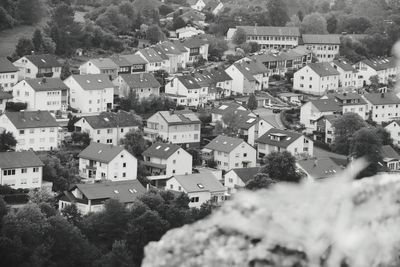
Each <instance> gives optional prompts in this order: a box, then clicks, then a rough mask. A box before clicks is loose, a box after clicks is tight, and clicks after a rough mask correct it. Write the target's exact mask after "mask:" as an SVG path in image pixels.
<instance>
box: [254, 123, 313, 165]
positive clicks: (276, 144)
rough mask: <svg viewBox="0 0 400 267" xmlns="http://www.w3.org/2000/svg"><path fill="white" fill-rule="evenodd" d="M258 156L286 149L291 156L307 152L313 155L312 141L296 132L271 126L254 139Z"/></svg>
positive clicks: (261, 156)
mask: <svg viewBox="0 0 400 267" xmlns="http://www.w3.org/2000/svg"><path fill="white" fill-rule="evenodd" d="M256 143H257V152H258V157H259V158H264V157H265V156H267V155H268V154H270V153H272V152H283V151H288V152H290V153H291V154H292V155H293V156H300V155H302V154H308V155H309V156H313V153H314V151H313V148H314V142H313V141H312V140H311V139H310V138H308V137H306V136H304V135H302V134H299V133H297V132H292V131H287V130H281V129H275V128H272V129H270V130H269V131H268V132H266V133H265V134H264V135H263V136H261V137H260V138H258V139H257V140H256Z"/></svg>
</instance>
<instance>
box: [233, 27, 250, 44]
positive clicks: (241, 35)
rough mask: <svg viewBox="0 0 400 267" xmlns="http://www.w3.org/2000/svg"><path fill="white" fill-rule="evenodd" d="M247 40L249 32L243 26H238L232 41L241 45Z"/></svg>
mask: <svg viewBox="0 0 400 267" xmlns="http://www.w3.org/2000/svg"><path fill="white" fill-rule="evenodd" d="M246 40H247V34H246V32H245V31H244V29H242V28H238V29H237V30H236V31H235V33H234V34H233V37H232V42H233V43H234V44H236V45H241V44H243V43H245V42H246Z"/></svg>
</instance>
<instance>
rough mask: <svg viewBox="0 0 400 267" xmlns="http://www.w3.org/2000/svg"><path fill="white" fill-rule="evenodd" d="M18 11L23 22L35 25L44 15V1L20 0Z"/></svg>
mask: <svg viewBox="0 0 400 267" xmlns="http://www.w3.org/2000/svg"><path fill="white" fill-rule="evenodd" d="M33 10H34V11H35V12H33ZM17 13H18V14H17V16H18V18H19V19H20V20H21V21H22V23H23V24H28V25H33V24H35V23H37V22H39V21H40V20H41V19H42V17H43V13H44V9H43V5H42V2H41V1H40V0H18V3H17Z"/></svg>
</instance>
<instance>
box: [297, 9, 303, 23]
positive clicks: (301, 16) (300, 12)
mask: <svg viewBox="0 0 400 267" xmlns="http://www.w3.org/2000/svg"><path fill="white" fill-rule="evenodd" d="M297 17H298V18H299V20H300V21H303V19H304V14H303V11H301V10H299V11H297Z"/></svg>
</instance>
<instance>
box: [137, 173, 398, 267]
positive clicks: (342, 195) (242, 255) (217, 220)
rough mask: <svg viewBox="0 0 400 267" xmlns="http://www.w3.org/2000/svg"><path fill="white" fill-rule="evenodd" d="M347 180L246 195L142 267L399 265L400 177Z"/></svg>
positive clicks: (169, 238) (154, 252)
mask: <svg viewBox="0 0 400 267" xmlns="http://www.w3.org/2000/svg"><path fill="white" fill-rule="evenodd" d="M349 176H353V175H351V174H350V173H346V174H343V177H337V178H333V179H330V180H329V181H325V182H314V183H311V182H310V183H304V184H302V185H298V186H293V185H284V184H279V185H277V186H275V187H274V188H272V189H271V190H262V191H258V192H255V193H254V192H242V193H240V194H238V195H236V196H235V198H234V199H233V200H231V201H228V202H227V203H225V205H224V206H223V207H222V208H220V209H219V210H217V211H216V212H214V213H213V215H212V216H211V217H209V218H207V219H205V220H202V221H199V222H197V223H195V224H192V225H187V226H184V227H182V228H179V229H174V230H171V231H169V232H168V233H167V234H165V235H164V236H163V238H162V239H161V240H160V241H159V242H152V243H150V244H149V245H148V246H147V247H146V249H145V254H146V257H145V259H144V261H143V265H142V266H144V267H167V266H171V267H179V266H182V267H183V266H188V267H189V266H190V267H192V266H206V267H214V266H215V267H225V266H229V267H235V266H240V267H245V266H254V267H261V266H277V267H286V266H287V267H289V266H290V267H301V266H310V267H314V266H324V267H345V266H346V267H347V266H349V267H375V266H376V267H378V266H379V267H383V266H400V262H399V255H400V254H399V251H400V176H398V175H397V176H396V175H381V176H376V177H373V178H369V179H365V180H362V181H355V182H350V181H349V180H350V179H349V178H347V179H346V178H345V177H349Z"/></svg>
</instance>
